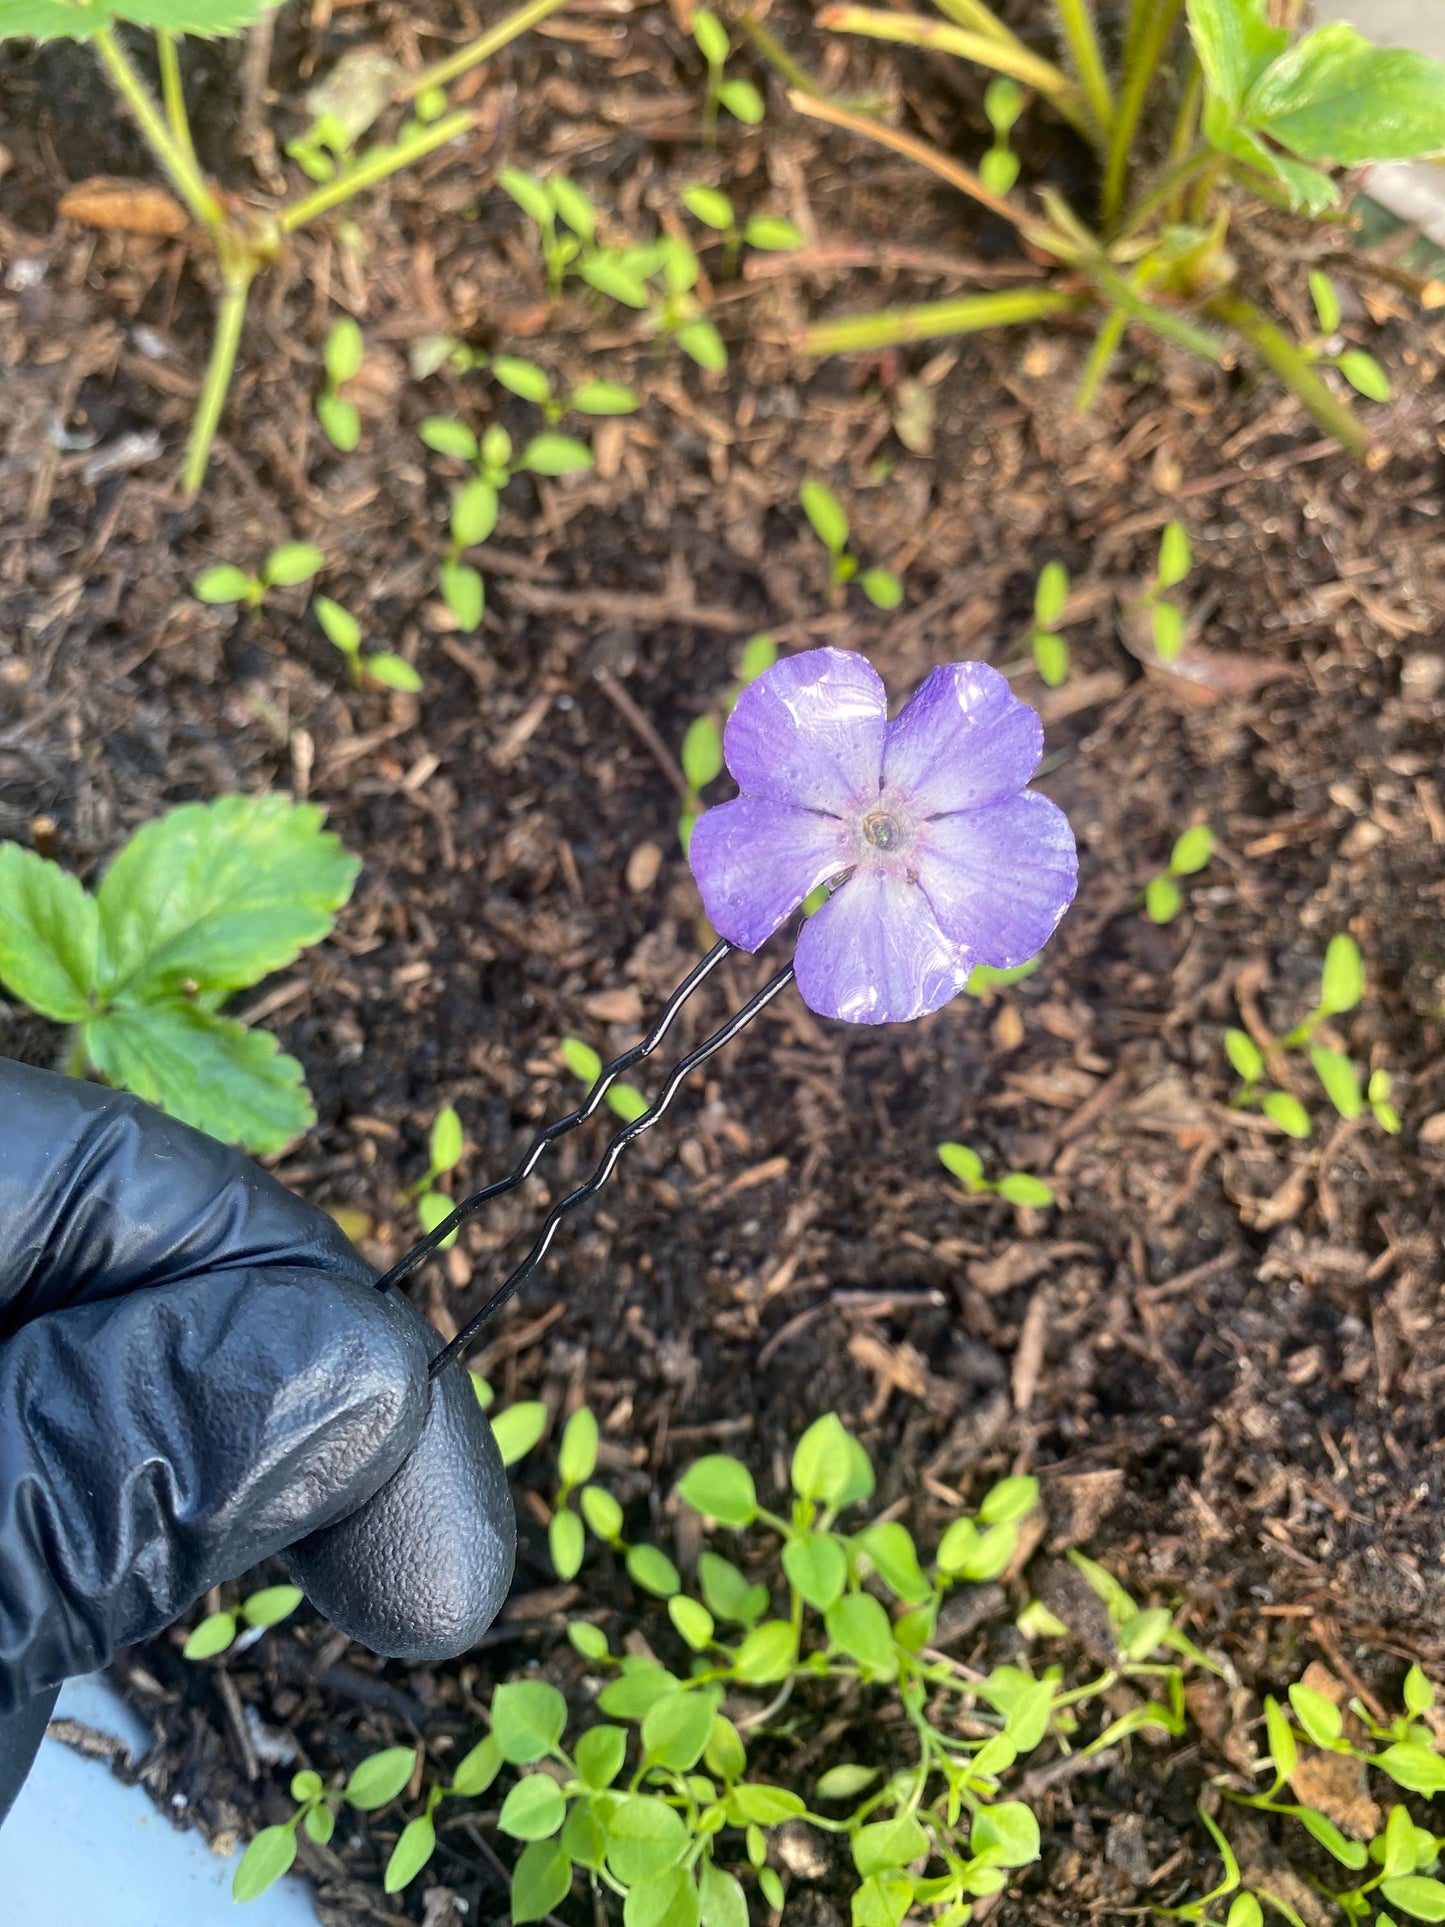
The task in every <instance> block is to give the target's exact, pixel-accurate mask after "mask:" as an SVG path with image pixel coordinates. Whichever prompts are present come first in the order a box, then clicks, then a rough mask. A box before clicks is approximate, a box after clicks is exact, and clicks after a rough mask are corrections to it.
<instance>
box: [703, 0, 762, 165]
mask: <svg viewBox="0 0 1445 1927" xmlns="http://www.w3.org/2000/svg"><path fill="white" fill-rule="evenodd" d="M692 37H693V39H694V40H695V41H696V42H697V48H698V52H699V53H700V54H701V55H702V57H703V59H704V60H705V61H706V62H707V101H706V104H705V106H704V107H703V116H702V128H703V140H704V142H705V144H706V145H707V146H708V147H712V146H714V145H715V144H716V141H717V116H718V109H719V108H720V107H725V108H726V109H727V111H728V112H729V113H730V114H731V115H732V116H733V118H734V120H740V121H744V122H746V124H747V125H748V126H749V127H756V126H757V124H758V122H759V121H760V120H761V119H762V118H763V113H764V108H763V97H762V95H761V94H760V93H759V92H758V90H757V88H756V87H755V86H754V85H753V83H752V82H751V81H750V80H741V79H733V80H729V79H728V77H727V74H726V71H725V70H726V67H727V60H728V55H729V53H730V52H731V51H732V43H731V41H730V40H729V39H728V30H727V28H726V27H725V26H724V25H723V23H722V21H721V20H719V19H718V17H717V15H716V14H715V13H712V12H710V11H709V10H708V8H706V7H698V8H696V9H695V10H694V12H693V16H692Z"/></svg>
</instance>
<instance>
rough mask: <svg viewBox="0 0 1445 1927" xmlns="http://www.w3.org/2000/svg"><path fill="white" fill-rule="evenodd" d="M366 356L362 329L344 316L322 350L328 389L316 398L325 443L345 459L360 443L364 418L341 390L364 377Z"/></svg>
mask: <svg viewBox="0 0 1445 1927" xmlns="http://www.w3.org/2000/svg"><path fill="white" fill-rule="evenodd" d="M365 352H366V346H365V343H364V342H363V341H362V338H361V330H360V328H358V327H357V325H356V323H355V322H354V321H353V320H352V318H351V316H350V315H343V316H342V317H341V319H340V320H339V321H338V322H337V323H336V324H335V326H334V327H333V328H332V330H331V332H330V334H329V335H327V337H326V346H325V348H324V349H323V350H322V361H323V364H324V366H325V369H326V385H325V387H324V388H323V389H322V391H321V393H320V394H319V395H318V396H317V397H316V419H317V421H319V422H320V424H321V427H322V430H323V432H324V434H325V436H326V439H327V440H328V441H329V442H330V443H331V445H332V447H333V448H339V449H340V450H341V452H342V454H343V455H349V454H350V453H351V451H352V450H353V449H354V448H355V447H356V445H357V443H358V442H359V441H360V440H361V417H360V415H359V414H358V413H357V412H356V403H355V402H353V401H348V400H347V398H346V397H345V395H343V394H342V393H341V388H342V385H343V383H345V382H348V381H353V380H354V379H355V378H356V376H357V375H359V374H360V373H361V363H362V358H363V356H364V354H365Z"/></svg>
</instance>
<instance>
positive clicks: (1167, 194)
mask: <svg viewBox="0 0 1445 1927" xmlns="http://www.w3.org/2000/svg"><path fill="white" fill-rule="evenodd" d="M1227 165H1228V162H1227V161H1226V159H1225V157H1224V155H1223V154H1220V153H1218V152H1217V151H1216V150H1215V149H1214V148H1212V147H1201V148H1199V149H1198V150H1197V151H1196V152H1195V153H1193V154H1188V155H1186V156H1185V157H1184V158H1183V159H1182V160H1180V161H1177V162H1176V163H1175V165H1174V166H1173V167H1171V168H1170V169H1169V171H1168V172H1167V173H1166V174H1165V175H1164V177H1163V179H1162V180H1160V181H1158V182H1156V183H1155V185H1154V186H1153V187H1152V188H1150V190H1149V192H1148V193H1147V194H1146V195H1145V196H1144V199H1143V200H1142V201H1140V203H1139V205H1138V206H1137V207H1135V208H1132V209H1131V210H1130V213H1129V218H1128V220H1127V221H1126V222H1125V223H1124V226H1123V228H1122V229H1121V231H1120V233H1119V234H1118V235H1117V236H1116V237H1115V239H1116V240H1127V239H1128V237H1129V236H1130V235H1131V234H1137V233H1138V232H1139V230H1140V229H1141V228H1144V227H1147V226H1148V225H1149V223H1150V221H1152V220H1153V219H1154V216H1155V215H1156V214H1160V213H1162V212H1163V211H1164V209H1165V208H1166V207H1167V206H1168V205H1169V203H1170V202H1171V201H1173V200H1175V199H1176V198H1177V197H1178V196H1179V195H1180V194H1182V193H1183V192H1184V190H1185V188H1186V187H1188V186H1190V184H1191V183H1193V182H1199V183H1200V184H1201V185H1202V186H1203V187H1204V188H1205V190H1206V191H1207V190H1208V188H1209V186H1211V185H1212V183H1213V182H1214V181H1215V180H1216V179H1218V177H1219V175H1220V174H1222V173H1223V172H1224V170H1225V168H1226V167H1227Z"/></svg>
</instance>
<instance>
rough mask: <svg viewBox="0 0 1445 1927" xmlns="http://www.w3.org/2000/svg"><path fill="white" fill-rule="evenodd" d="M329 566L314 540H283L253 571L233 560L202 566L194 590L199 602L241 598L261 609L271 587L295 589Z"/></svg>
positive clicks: (193, 584)
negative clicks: (241, 566) (239, 565)
mask: <svg viewBox="0 0 1445 1927" xmlns="http://www.w3.org/2000/svg"><path fill="white" fill-rule="evenodd" d="M325 566H326V557H325V556H324V555H323V554H322V552H321V550H320V549H318V548H317V547H316V545H315V543H314V542H282V543H281V544H280V545H279V546H278V547H276V548H274V549H272V550H271V552H270V553H269V554H268V555H267V557H266V559H265V561H264V562H263V563H262V564H261V567H260V569H259V571H257V573H255V574H254V575H253V574H252V573H251V572H250V571H249V570H247V569H242V568H240V567H238V566H237V564H236V563H234V562H218V563H217V564H216V566H215V567H214V568H210V569H202V571H201V573H200V574H199V575H198V576H197V577H196V579H195V581H194V582H193V583H192V584H191V593H192V595H194V596H195V597H196V598H197V600H198V601H200V602H209V603H216V604H220V603H228V602H238V603H240V604H241V606H242V607H243V608H246V609H259V608H260V607H261V604H262V603H263V602H264V601H265V600H266V597H267V595H268V594H269V593H270V591H271V590H272V589H294V588H298V587H299V586H300V585H301V584H302V583H303V582H310V581H311V579H312V578H313V576H315V575H317V574H319V573H320V571H321V570H322V569H323V568H324V567H325Z"/></svg>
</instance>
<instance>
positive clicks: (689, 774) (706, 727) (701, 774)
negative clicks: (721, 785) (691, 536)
mask: <svg viewBox="0 0 1445 1927" xmlns="http://www.w3.org/2000/svg"><path fill="white" fill-rule="evenodd" d="M777 660H778V645H777V643H776V642H774V640H773V638H772V637H771V636H769V635H756V636H749V638H748V640H747V641H746V642H745V643H744V644H743V651H742V654H741V656H740V657H739V658H738V673H737V681H736V682H735V683H734V684H733V686H732V688H731V689H729V690H728V692H727V694H726V696H725V697H724V698H723V702H722V709H723V711H724V713H725V714H726V715H731V714H732V712H733V710H734V708H735V707H736V705H737V700H738V697H739V696H741V694H742V693H743V691H744V690H745V689H746V688H747V686H748V684H749V683H751V682H756V681H757V679H758V677H759V676H761V675H762V673H763V671H764V670H765V669H771V668H772V666H773V664H774V663H775V662H776V661H777ZM680 761H681V763H682V773H683V777H684V779H685V780H686V783H687V794H686V796H685V797H684V798H683V800H682V814H681V816H680V817H679V818H678V823H677V834H678V840H679V841H680V842H681V844H682V853H683V855H684V856H686V855H687V853H688V849H689V848H690V846H691V844H692V830H693V825H694V824H695V823H696V822H697V819H698V817H699V816H701V814H702V792H703V791H704V790H705V789H706V788H707V786H708V784H709V783H711V782H713V781H715V780H716V778H717V777H719V776H721V775H722V772H723V738H722V722H721V720H720V718H719V717H718V715H717V713H716V712H715V711H713V710H708V711H706V712H705V713H704V714H703V715H701V716H696V717H694V718H693V720H692V721H691V722H690V723H689V724H688V726H687V731H686V733H685V735H684V736H683V739H682V753H681V757H680Z"/></svg>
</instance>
